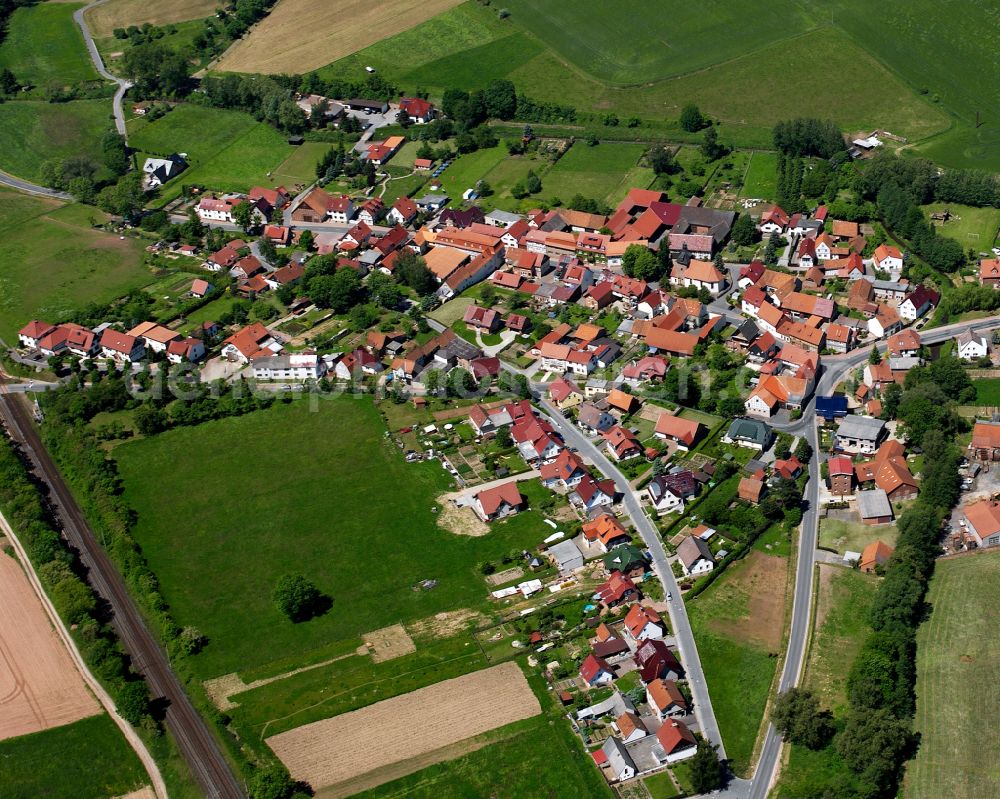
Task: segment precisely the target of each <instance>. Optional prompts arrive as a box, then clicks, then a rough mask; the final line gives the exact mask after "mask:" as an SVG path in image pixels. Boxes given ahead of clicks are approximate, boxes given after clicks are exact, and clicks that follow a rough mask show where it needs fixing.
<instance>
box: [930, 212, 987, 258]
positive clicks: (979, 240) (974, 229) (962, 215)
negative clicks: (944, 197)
mask: <svg viewBox="0 0 1000 799" xmlns="http://www.w3.org/2000/svg"><path fill="white" fill-rule="evenodd" d="M945 209H947V210H948V211H950V212H951V214H952V218H951V219H949V220H948V221H947V222H935V223H934V226H935V227H936V228H937V231H938V232H939V233H940V234H941V235H943V236H950V237H951V238H953V239H955V241H957V242H958V243H959V244H961V245H962V248H963V249H966V250H968V249H972V250H975V251H976V252H979V251H983V252H989V251H990V249H991V248H992V247H994V246H995V243H994V242H995V241H996V236H997V231H998V230H1000V210H998V209H996V208H989V207H986V208H973V207H972V206H971V205H958V204H957V203H932V204H930V205H925V206H923V210H924V213H926V214H927V215H928V216H930V215H931V214H935V213H940V212H941V211H944V210H945Z"/></svg>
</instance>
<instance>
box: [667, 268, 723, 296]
mask: <svg viewBox="0 0 1000 799" xmlns="http://www.w3.org/2000/svg"><path fill="white" fill-rule="evenodd" d="M670 285H672V286H684V287H685V288H696V289H706V290H707V291H708V292H709V293H710V294H711V295H712V296H713V297H717V296H718V295H719V294H721V293H722V292H723V290H724V289H725V288H726V285H727V281H726V278H725V277H724V276H723V274H722V273H721V272H720V271H719V270H718V269H717V268H716V267H715V264H713V263H712V262H711V261H698V260H692V261H691V262H690V263H689V264H687V265H686V266H685V265H683V264H680V265H675V266H674V268H673V269H672V270H671V272H670Z"/></svg>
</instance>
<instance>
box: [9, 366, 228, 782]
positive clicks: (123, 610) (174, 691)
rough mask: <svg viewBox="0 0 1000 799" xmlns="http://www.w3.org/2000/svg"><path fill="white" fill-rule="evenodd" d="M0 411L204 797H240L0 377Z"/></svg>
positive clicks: (25, 414) (20, 404)
mask: <svg viewBox="0 0 1000 799" xmlns="http://www.w3.org/2000/svg"><path fill="white" fill-rule="evenodd" d="M0 417H2V419H3V421H4V424H5V426H6V428H7V430H8V432H9V434H10V436H11V438H12V439H13V440H14V441H15V442H17V443H18V444H19V445H20V446H21V447H22V449H23V451H24V452H25V453H26V454H27V456H28V457H29V458H30V459H31V462H32V463H33V465H34V467H35V469H34V471H35V475H36V476H37V477H38V478H39V479H40V480H41V481H42V482H43V483H45V485H46V486H47V487H48V490H49V500H50V502H51V503H52V506H53V508H54V509H55V511H56V513H57V515H58V517H59V520H60V522H61V523H62V527H63V534H64V536H65V537H66V540H67V541H68V542H69V544H70V545H71V546H72V547H74V548H75V549H76V550H77V551H79V553H80V560H81V561H82V562H83V564H84V565H85V566H86V567H87V569H88V572H89V575H88V576H89V581H90V584H91V586H92V587H93V588H94V590H95V591H96V592H97V593H98V594H100V596H101V597H102V598H103V599H104V600H106V601H107V602H108V604H109V605H110V607H111V609H112V611H113V614H114V618H113V625H114V628H115V631H116V633H117V634H118V637H119V639H120V640H121V643H122V646H123V647H124V649H125V651H126V652H127V653H128V655H129V657H130V658H131V660H132V664H133V667H134V668H135V669H136V670H137V671H138V672H139V673H141V674H142V675H143V676H144V677H145V678H146V681H147V683H148V684H149V689H150V693H151V694H152V696H153V697H154V698H161V697H162V698H164V699H165V700H166V704H167V708H166V717H165V722H166V725H167V727H168V729H169V730H170V732H171V733H172V734H173V736H174V739H175V741H176V743H177V748H178V750H179V752H180V754H181V756H182V757H183V758H184V760H185V761H186V762H187V764H188V766H189V767H190V769H191V771H192V773H193V774H194V777H195V779H196V780H197V782H198V785H199V787H200V790H201V794H202V795H203V796H205V797H209V799H242V797H243V796H244V792H243V790H242V788H241V786H240V784H239V782H237V780H236V777H235V776H234V774H233V772H232V770H231V769H230V767H229V763H228V762H227V761H226V758H225V756H224V755H223V754H222V751H221V749H220V748H219V745H218V742H217V741H216V740H215V738H214V737H213V736H212V733H211V732H210V731H209V729H208V727H207V726H206V724H205V722H204V720H203V719H202V718H201V716H200V715H199V714H198V712H197V711H196V710H195V708H194V706H193V705H192V704H191V700H190V699H189V698H188V696H187V694H186V693H185V692H184V687H183V686H182V685H181V683H180V681H179V680H178V679H177V676H176V675H175V674H174V672H173V670H172V669H171V668H170V662H169V660H168V659H167V656H166V653H165V652H164V651H163V650H162V649H161V648H160V646H159V644H158V642H157V641H156V639H155V638H154V637H153V635H152V633H151V632H150V631H149V629H148V628H147V627H146V624H145V621H144V620H143V618H142V614H141V613H140V611H139V608H138V607H137V606H136V604H135V602H134V601H133V599H132V597H131V595H130V594H129V592H128V589H127V588H126V586H125V581H124V580H123V579H122V576H121V575H120V574H119V572H118V570H117V568H116V567H115V565H114V564H113V563H112V562H111V559H110V558H109V557H108V555H107V553H106V552H105V551H104V549H103V548H102V547H101V546H100V545H99V544H98V543H97V540H96V538H95V536H94V532H93V531H92V530H91V528H90V526H89V524H88V523H87V520H86V518H85V517H84V514H83V512H82V511H81V510H80V508H79V506H78V505H77V503H76V500H75V499H74V497H73V495H72V493H71V492H70V490H69V487H68V486H67V485H66V483H65V481H64V480H63V478H62V475H61V474H60V473H59V470H58V469H57V467H56V465H55V463H54V462H53V461H52V458H51V457H50V456H49V453H48V451H47V450H46V449H45V447H44V445H43V444H42V441H41V438H40V436H39V435H38V431H37V430H36V429H35V427H34V424H33V422H32V420H31V416H30V413H29V412H28V411H27V410H26V408H25V405H24V403H23V402H22V401H21V400H20V399H18V398H17V397H15V396H13V395H11V394H9V393H8V392H7V391H6V387H5V386H4V385H3V384H2V383H0Z"/></svg>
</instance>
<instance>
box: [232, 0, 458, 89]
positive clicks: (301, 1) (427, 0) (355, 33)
mask: <svg viewBox="0 0 1000 799" xmlns="http://www.w3.org/2000/svg"><path fill="white" fill-rule="evenodd" d="M459 1H460V0H393V2H386V0H382V1H381V2H369V1H368V0H344V1H343V2H340V3H337V4H331V3H328V2H324V0H280V2H279V3H278V4H277V5H276V6H275V7H274V10H273V11H272V12H271V13H270V14H269V15H268V16H267V17H265V18H264V19H263V20H261V22H260V23H259V24H258V25H256V26H255V27H254V28H253V29H252V30H251V31H250V32H249V33H248V34H247V35H246V36H245V37H243V38H242V39H240V40H239V41H238V42H235V43H234V44H233V46H232V47H230V48H229V49H228V50H227V51H226V52H225V53H223V55H222V57H221V58H220V59H219V60H218V61H217V62H216V63H215V64H214V65H213V69H215V70H218V71H220V72H262V73H277V72H306V71H308V70H310V69H318V68H319V67H321V66H324V65H325V64H329V63H330V62H331V61H336V60H337V59H339V58H343V57H344V56H348V55H350V54H351V53H354V52H357V51H358V50H360V49H362V48H364V47H367V46H368V45H371V44H375V42H378V41H379V40H381V39H385V38H387V37H389V36H394V35H396V34H397V33H402V32H403V31H406V30H409V29H410V28H412V27H414V26H415V25H419V24H420V23H421V22H424V21H426V20H428V19H430V18H431V17H433V16H435V15H436V14H440V13H441V12H442V11H447V10H448V9H449V8H451V7H452V6H455V5H457V4H458V2H459ZM292 67H294V69H293V68H292Z"/></svg>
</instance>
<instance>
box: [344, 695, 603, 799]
mask: <svg viewBox="0 0 1000 799" xmlns="http://www.w3.org/2000/svg"><path fill="white" fill-rule="evenodd" d="M476 740H477V741H479V742H483V743H489V745H488V746H486V747H485V748H481V749H478V750H477V751H474V752H471V753H470V754H467V755H464V756H462V757H460V758H457V759H456V760H449V761H446V762H444V763H438V764H436V765H433V766H431V767H430V768H426V769H424V770H422V771H418V772H417V773H415V774H411V775H409V776H408V777H403V778H402V779H398V780H395V781H393V782H389V783H386V784H385V785H382V786H379V787H378V788H375V789H373V790H370V791H365V792H364V793H359V794H357V796H356V799H403V797H405V799H472V798H473V797H485V796H503V797H504V799H536V797H545V798H546V799H578V798H579V797H584V796H585V797H588V799H603V797H611V796H612V793H611V789H610V788H608V785H607V783H606V782H605V781H604V778H603V777H602V776H600V774H599V773H598V771H597V769H596V767H595V766H594V764H593V761H592V760H591V759H590V758H589V757H588V756H587V755H586V754H584V752H583V749H582V747H581V746H580V744H579V742H578V741H577V740H576V739H575V738H574V737H573V736H572V734H571V733H570V731H569V727H568V725H567V724H566V722H565V721H564V720H562V719H549V718H547V717H546V716H544V715H543V716H538V717H536V718H533V719H528V720H526V721H521V722H518V723H517V724H511V725H509V726H507V727H501V728H500V729H499V730H496V731H494V732H491V733H487V734H486V735H485V736H481V737H480V738H479V739H476ZM499 786H503V787H502V789H501V788H500V787H499Z"/></svg>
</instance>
